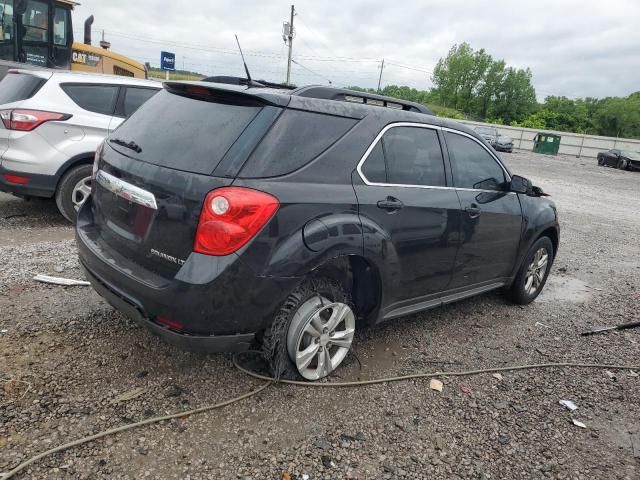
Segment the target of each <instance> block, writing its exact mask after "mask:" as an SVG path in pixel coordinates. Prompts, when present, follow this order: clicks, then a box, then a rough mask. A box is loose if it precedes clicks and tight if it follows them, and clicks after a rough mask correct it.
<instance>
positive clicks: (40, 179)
mask: <svg viewBox="0 0 640 480" xmlns="http://www.w3.org/2000/svg"><path fill="white" fill-rule="evenodd" d="M5 174H9V175H19V176H21V177H29V182H28V183H25V184H16V183H10V182H8V181H7V179H6V178H5ZM57 186H58V177H57V176H55V175H39V174H33V173H23V172H15V171H12V170H7V169H6V168H3V167H2V166H0V191H2V192H7V193H12V194H14V195H18V196H22V197H44V198H51V197H53V195H54V194H55V193H56V187H57Z"/></svg>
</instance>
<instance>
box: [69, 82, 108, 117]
mask: <svg viewBox="0 0 640 480" xmlns="http://www.w3.org/2000/svg"><path fill="white" fill-rule="evenodd" d="M62 89H63V90H64V91H65V93H66V94H67V95H69V97H71V100H73V101H74V102H75V103H76V104H77V105H78V106H79V107H81V108H84V109H85V110H89V111H90V112H95V113H102V114H103V115H112V114H113V110H114V107H115V102H116V98H117V97H118V90H119V89H120V87H118V86H117V85H63V86H62Z"/></svg>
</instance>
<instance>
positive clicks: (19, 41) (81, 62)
mask: <svg viewBox="0 0 640 480" xmlns="http://www.w3.org/2000/svg"><path fill="white" fill-rule="evenodd" d="M76 5H78V3H76V2H73V1H71V0H0V79H1V78H2V77H3V76H4V75H5V74H6V72H7V70H8V69H9V68H30V66H33V67H39V68H43V67H44V68H54V69H66V70H78V71H84V72H94V73H95V72H97V73H108V74H113V75H124V76H128V77H137V78H145V77H146V70H145V66H144V65H143V64H142V63H139V62H136V61H135V60H132V59H130V58H127V57H125V56H123V55H120V54H118V53H115V52H112V51H111V50H109V48H110V46H111V45H110V44H109V42H105V41H104V39H103V40H102V41H101V42H100V47H94V46H92V45H91V25H92V23H93V15H92V16H90V17H89V18H88V19H87V20H86V21H85V29H84V43H77V42H74V41H73V23H72V19H71V11H72V10H73V8H74V7H75V6H76Z"/></svg>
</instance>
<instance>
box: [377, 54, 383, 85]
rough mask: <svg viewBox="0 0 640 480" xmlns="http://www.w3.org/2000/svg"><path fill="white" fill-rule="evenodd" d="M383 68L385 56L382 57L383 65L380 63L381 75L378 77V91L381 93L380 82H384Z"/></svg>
mask: <svg viewBox="0 0 640 480" xmlns="http://www.w3.org/2000/svg"><path fill="white" fill-rule="evenodd" d="M382 70H384V58H383V59H382V65H380V76H379V77H378V90H377V92H378V93H380V84H381V83H382Z"/></svg>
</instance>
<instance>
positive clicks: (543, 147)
mask: <svg viewBox="0 0 640 480" xmlns="http://www.w3.org/2000/svg"><path fill="white" fill-rule="evenodd" d="M561 138H562V137H561V136H560V135H555V134H553V133H538V134H537V135H536V136H535V138H534V139H533V151H534V152H536V153H544V154H545V155H557V154H558V150H560V139H561Z"/></svg>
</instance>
